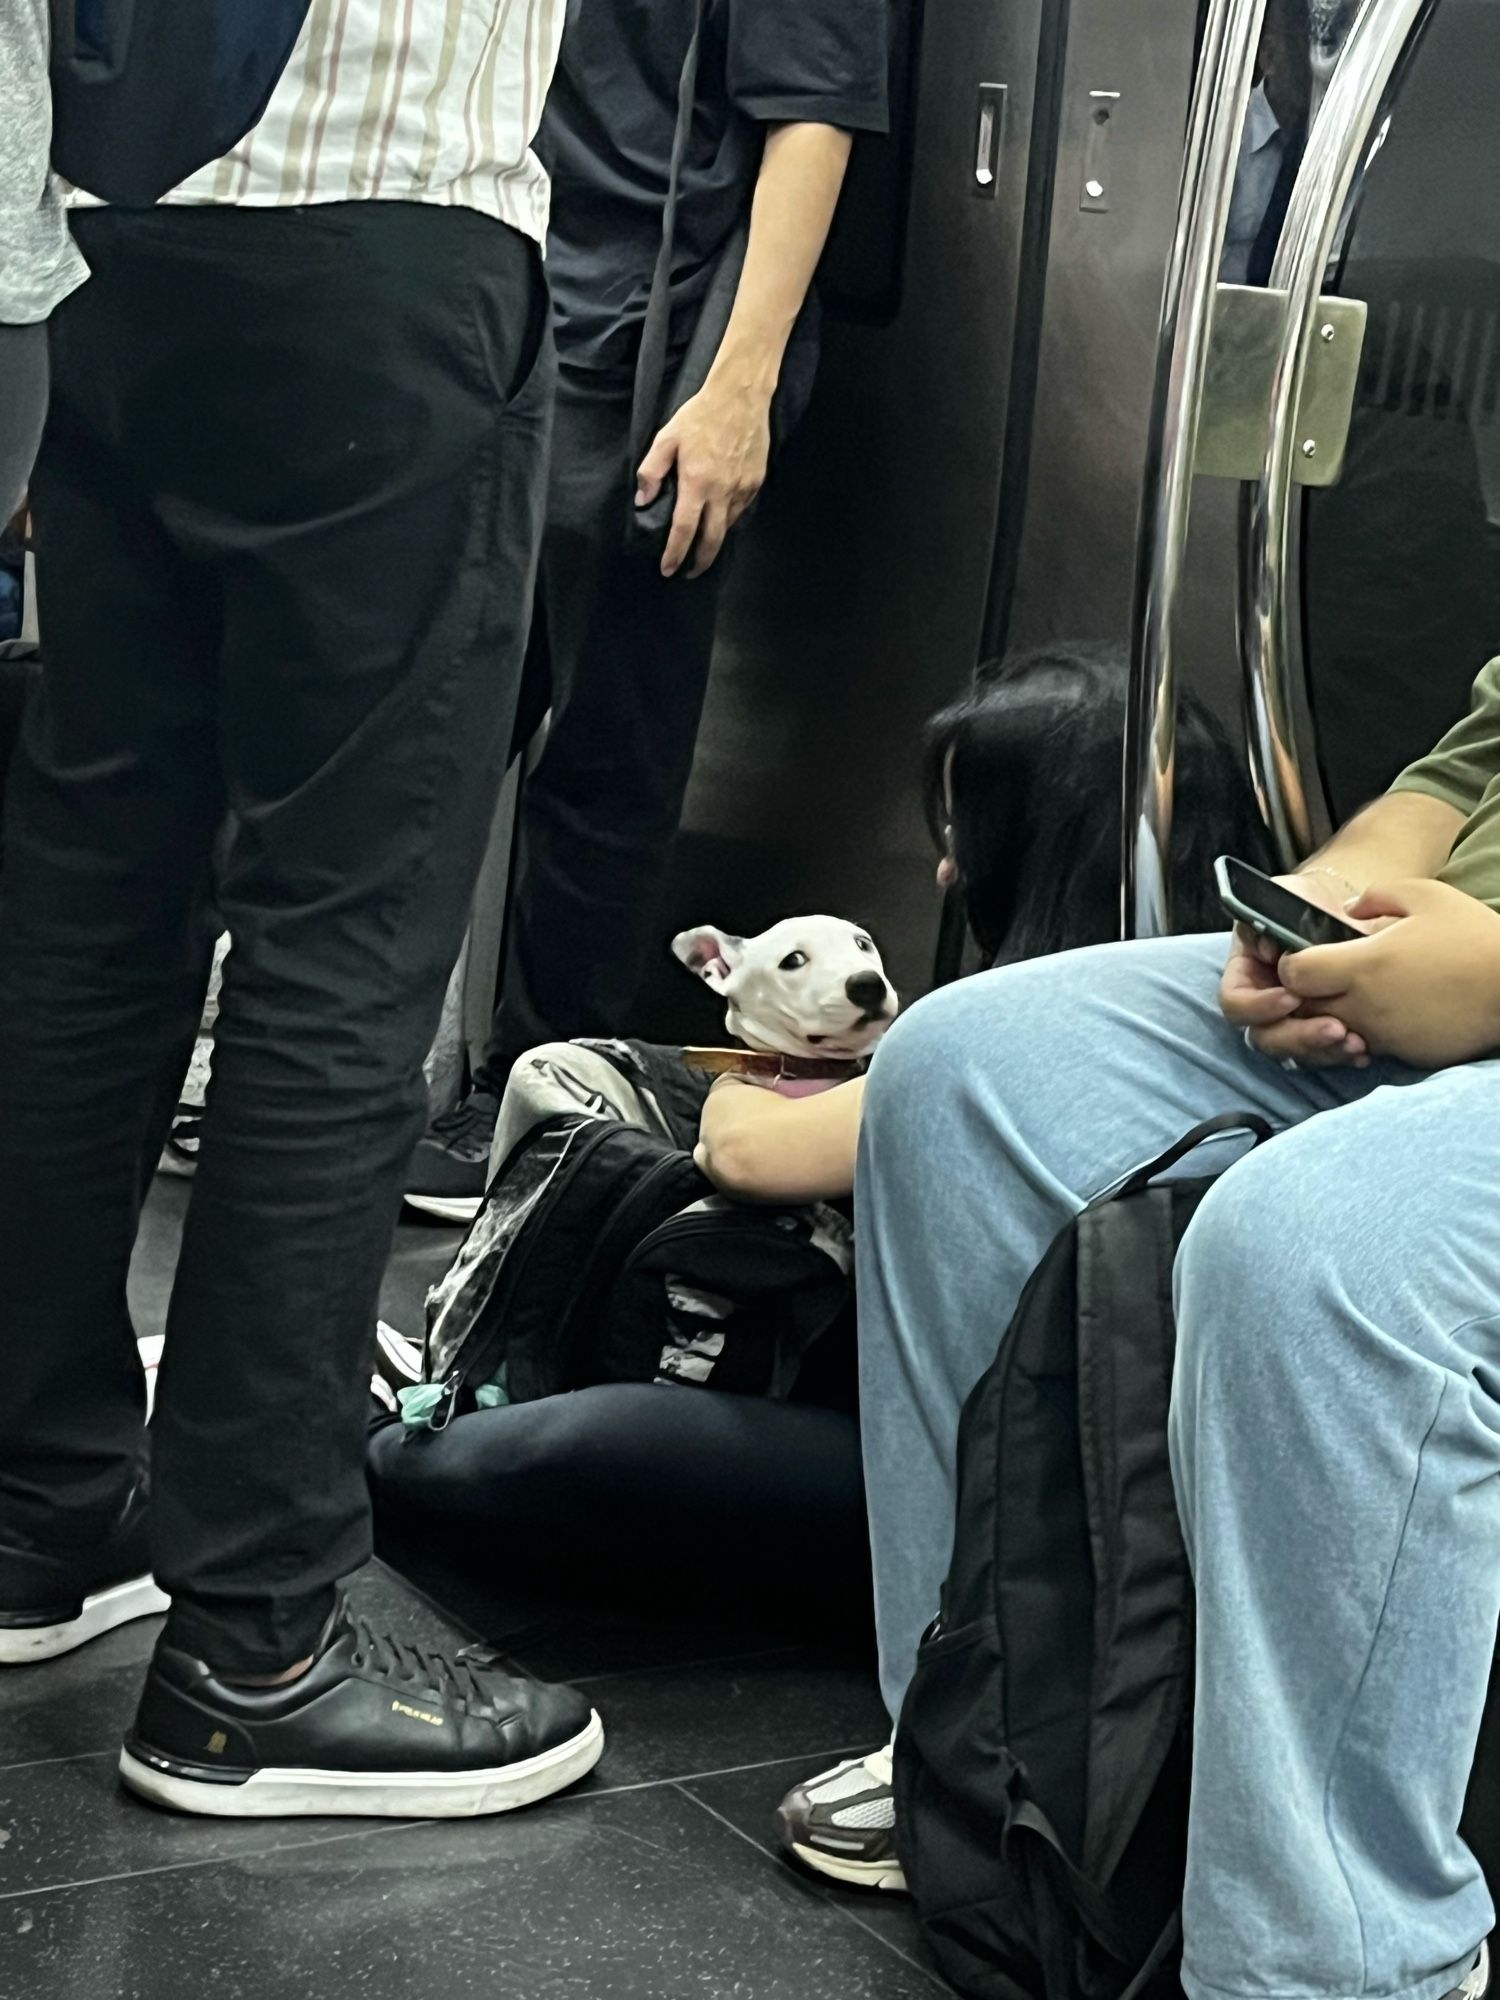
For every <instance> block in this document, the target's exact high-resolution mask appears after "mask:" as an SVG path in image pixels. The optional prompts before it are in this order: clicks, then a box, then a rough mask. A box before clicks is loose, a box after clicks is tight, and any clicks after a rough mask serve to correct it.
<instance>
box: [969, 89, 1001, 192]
mask: <svg viewBox="0 0 1500 2000" xmlns="http://www.w3.org/2000/svg"><path fill="white" fill-rule="evenodd" d="M1008 95H1009V90H1008V86H1007V85H1005V84H1003V83H982V84H980V86H979V102H978V106H977V108H976V110H975V113H974V178H973V180H972V181H971V182H970V184H969V186H970V192H971V193H973V194H977V195H978V196H979V198H980V200H981V201H993V200H994V199H995V196H996V195H997V194H998V193H999V191H1000V152H1001V148H1002V147H1003V145H1004V144H1005V105H1006V99H1007V97H1008Z"/></svg>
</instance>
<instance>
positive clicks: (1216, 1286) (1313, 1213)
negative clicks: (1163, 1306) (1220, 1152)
mask: <svg viewBox="0 0 1500 2000" xmlns="http://www.w3.org/2000/svg"><path fill="white" fill-rule="evenodd" d="M1305 1136H1306V1135H1305V1134H1303V1133H1299V1132H1293V1133H1288V1134H1285V1135H1284V1136H1283V1137H1281V1138H1279V1139H1276V1140H1273V1141H1272V1142H1271V1143H1270V1144H1269V1145H1266V1146H1262V1147H1259V1148H1258V1149H1257V1150H1256V1151H1255V1152H1253V1153H1251V1154H1249V1155H1248V1156H1247V1157H1246V1158H1245V1159H1243V1160H1241V1161H1240V1162H1239V1163H1238V1165H1236V1166H1234V1167H1231V1168H1230V1169H1229V1171H1228V1172H1227V1173H1225V1174H1223V1175H1221V1177H1220V1178H1219V1180H1218V1181H1217V1182H1216V1183H1215V1184H1214V1186H1213V1187H1212V1188H1210V1190H1209V1192H1208V1194H1207V1195H1206V1196H1205V1197H1204V1199H1203V1201H1202V1203H1201V1205H1200V1206H1199V1209H1198V1212H1197V1214H1196V1215H1195V1216H1194V1218H1193V1220H1192V1222H1191V1224H1190V1225H1189V1227H1188V1229H1187V1232H1186V1234H1185V1235H1184V1237H1183V1240H1182V1246H1181V1248H1180V1250H1179V1252H1178V1256H1177V1269H1176V1297H1177V1318H1178V1363H1179V1376H1181V1377H1183V1378H1185V1379H1188V1380H1190V1381H1198V1382H1203V1381H1205V1380H1209V1379H1217V1380H1219V1381H1221V1382H1223V1381H1231V1380H1232V1381H1234V1382H1235V1383H1237V1384H1238V1385H1239V1387H1240V1388H1241V1389H1242V1390H1244V1391H1246V1392H1249V1391H1250V1390H1251V1389H1252V1388H1253V1385H1254V1383H1255V1382H1256V1381H1261V1382H1271V1381H1282V1380H1284V1378H1285V1377H1286V1375H1287V1374H1288V1373H1289V1372H1295V1371H1296V1369H1297V1368H1299V1367H1301V1366H1304V1365H1314V1364H1313V1358H1312V1353H1311V1351H1310V1350H1311V1349H1312V1348H1314V1347H1319V1346H1321V1345H1322V1344H1324V1343H1326V1341H1328V1340H1329V1339H1331V1338H1334V1337H1336V1333H1337V1323H1338V1320H1339V1314H1338V1312H1337V1309H1336V1301H1337V1298H1338V1297H1339V1296H1341V1294H1342V1289H1343V1287H1342V1284H1341V1280H1340V1270H1341V1264H1342V1260H1343V1259H1344V1258H1345V1257H1346V1256H1347V1244H1346V1241H1345V1238H1346V1231H1345V1230H1344V1229H1343V1228H1341V1227H1340V1221H1339V1215H1338V1213H1337V1209H1338V1192H1339V1191H1338V1189H1337V1188H1336V1187H1330V1186H1329V1184H1328V1180H1327V1177H1326V1176H1323V1175H1319V1174H1318V1173H1317V1172H1315V1171H1314V1172H1309V1171H1307V1166H1308V1161H1309V1157H1310V1149H1309V1148H1308V1146H1307V1144H1306V1143H1305ZM1325 1194H1331V1195H1332V1197H1333V1212H1330V1204H1329V1202H1328V1201H1327V1200H1325V1199H1324V1195H1325Z"/></svg>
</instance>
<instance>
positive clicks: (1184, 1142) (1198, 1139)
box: [1089, 1111, 1275, 1208]
mask: <svg viewBox="0 0 1500 2000" xmlns="http://www.w3.org/2000/svg"><path fill="white" fill-rule="evenodd" d="M1231 1132H1246V1133H1248V1134H1249V1135H1250V1141H1251V1146H1252V1148H1253V1147H1255V1146H1263V1145H1264V1144H1265V1143H1266V1141H1267V1140H1268V1139H1271V1138H1274V1137H1275V1132H1274V1130H1273V1128H1272V1126H1271V1125H1270V1124H1269V1122H1268V1121H1267V1120H1266V1119H1264V1118H1262V1117H1261V1115H1260V1113H1259V1112H1258V1111H1221V1112H1219V1114H1218V1115H1217V1116H1216V1117H1214V1118H1205V1119H1204V1120H1203V1123H1202V1124H1201V1125H1195V1126H1194V1127H1193V1129H1192V1131H1191V1132H1185V1133H1184V1134H1183V1135H1182V1137H1181V1138H1180V1139H1179V1140H1177V1142H1176V1143H1175V1145H1171V1146H1168V1148H1167V1150H1166V1151H1165V1152H1164V1153H1159V1154H1158V1155H1157V1157H1156V1158H1155V1159H1154V1160H1148V1161H1147V1163H1146V1165H1145V1166H1143V1167H1132V1168H1131V1169H1130V1170H1129V1172H1128V1173H1125V1174H1122V1175H1121V1176H1120V1178H1119V1179H1118V1180H1117V1181H1111V1182H1110V1184H1109V1186H1108V1187H1107V1188H1105V1189H1104V1190H1103V1191H1102V1192H1101V1193H1099V1194H1096V1195H1095V1196H1094V1199H1093V1201H1092V1202H1090V1204H1089V1206H1090V1207H1091V1208H1097V1207H1098V1206H1099V1205H1100V1204H1101V1203H1103V1202H1106V1201H1117V1200H1119V1198H1120V1197H1121V1196H1122V1195H1127V1194H1139V1193H1140V1192H1141V1190H1142V1189H1143V1188H1148V1187H1150V1185H1151V1183H1152V1182H1153V1181H1155V1180H1160V1179H1161V1177H1162V1175H1163V1174H1165V1173H1170V1172H1171V1170H1172V1168H1173V1167H1175V1166H1179V1165H1180V1164H1181V1163H1182V1161H1184V1160H1185V1159H1186V1158H1187V1157H1188V1155H1189V1154H1190V1153H1196V1152H1197V1150H1198V1148H1199V1147H1200V1146H1205V1145H1207V1144H1208V1142H1209V1140H1211V1139H1222V1138H1225V1137H1227V1136H1228V1134H1229V1133H1231Z"/></svg>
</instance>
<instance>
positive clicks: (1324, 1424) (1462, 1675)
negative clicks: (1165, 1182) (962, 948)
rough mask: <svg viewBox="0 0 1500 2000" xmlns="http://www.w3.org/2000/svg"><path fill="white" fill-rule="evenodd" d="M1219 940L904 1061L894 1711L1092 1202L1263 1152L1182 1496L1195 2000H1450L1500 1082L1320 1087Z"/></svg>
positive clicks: (1000, 1017) (879, 1408)
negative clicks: (992, 1397) (1012, 1330)
mask: <svg viewBox="0 0 1500 2000" xmlns="http://www.w3.org/2000/svg"><path fill="white" fill-rule="evenodd" d="M1224 956H1225V940H1224V939H1223V938H1190V939H1172V940H1165V941H1161V942H1157V943H1151V944H1138V945H1110V946H1105V947H1103V948H1101V949H1097V950H1092V951H1085V952H1075V953H1070V954H1068V955H1067V956H1065V957H1061V958H1053V959H1043V960H1037V961H1035V962H1033V963H1030V964H1026V965H1020V966H1016V967H1013V968H1010V969H1008V970H1005V971H1002V972H997V973H991V974H987V975H985V976H983V977H980V978H977V979H973V980H969V981H966V982H964V983H963V984H961V985H958V986H955V987H950V988H948V989H947V990H945V991H944V992H942V993H939V994H937V995H935V996H934V997H933V998H932V999H930V1000H928V1001H925V1002H924V1003H922V1004H921V1005H920V1006H918V1007H916V1008H914V1009H913V1010H912V1012H911V1013H910V1014H909V1015H908V1016H907V1017H906V1018H905V1019H904V1020H902V1021H900V1022H898V1023H897V1025H896V1026H895V1028H894V1029H893V1030H892V1031H891V1033H890V1035H889V1036H888V1037H887V1039H886V1041H885V1043H884V1044H883V1046H882V1048H881V1050H880V1053H879V1055H878V1056H877V1058H876V1062H875V1066H874V1070H873V1073H872V1077H871V1083H870V1089H869V1097H868V1101H867V1108H866V1113H865V1126H864V1133H863V1139H862V1146H861V1164H860V1192H859V1204H860V1205H859V1229H858V1240H859V1260H860V1261H859V1285H860V1321H861V1326H860V1336H861V1346H862V1354H863V1359H862V1372H863V1397H862V1421H863V1424H864V1432H865V1455H866V1476H867V1484H868V1493H869V1507H870V1520H871V1538H872V1543H873V1549H874V1564H875V1588H876V1609H877V1617H878V1622H879V1633H880V1645H881V1674H882V1687H883V1690H884V1693H885V1697H886V1701H887V1704H888V1706H889V1707H890V1709H891V1711H892V1713H893V1714H894V1713H896V1712H897V1710H898V1709H899V1705H900V1701H901V1697H902V1695H903V1693H904V1691H905V1688H906V1684H907V1682H908V1680H909V1678H910V1675H911V1670H912V1662H913V1657H914V1654H915V1650H916V1645H917V1641H918V1638H919V1637H920V1634H921V1632H922V1629H923V1627H924V1626H925V1625H926V1623H927V1622H928V1621H929V1619H930V1618H931V1617H932V1616H933V1615H934V1613H935V1611H936V1609H937V1601H938V1591H939V1586H940V1584H941V1581H942V1578H943V1575H944V1573H945V1571H946V1568H947V1564H948V1557H949V1554H950V1550H951V1546H952V1533H953V1529H952V1521H953V1501H954V1437H955V1431H956V1427H957V1421H958V1413H959V1408H960V1405H961V1404H962V1402H963V1400H964V1398H965V1396H966V1395H967V1394H968V1391H969V1390H970V1388H971V1387H972V1386H973V1384H974V1382H975V1381H976V1380H977V1378H978V1376H979V1375H980V1374H981V1373H982V1371H983V1370H984V1368H985V1367H986V1366H987V1365H988V1364H989V1362H990V1361H991V1360H992V1359H993V1357H994V1353H995V1350H996V1347H997V1344H998V1341H999V1339H1000V1337H1001V1335H1002V1334H1003V1332H1004V1329H1005V1327H1006V1324H1007V1322H1008V1321H1009V1319H1010V1316H1011V1314H1012V1312H1013V1310H1014V1308H1015V1304H1016V1301H1017V1298H1018V1296H1019V1294H1020V1291H1021V1287H1022V1285H1023V1283H1024V1282H1025V1280H1026V1278H1027V1277H1028V1275H1029V1274H1030V1272H1031V1271H1032V1269H1033V1268H1034V1266H1035V1265H1036V1263H1037V1261H1038V1259H1039V1258H1040V1256H1041V1254H1042V1252H1043V1250H1044V1249H1045V1248H1046V1246H1047V1244H1048V1243H1049V1242H1050V1241H1051V1240H1052V1238H1053V1237H1054V1235H1055V1234H1056V1233H1057V1231H1058V1230H1059V1229H1060V1228H1061V1227H1062V1225H1063V1224H1064V1223H1065V1222H1066V1221H1067V1220H1068V1218H1069V1217H1070V1216H1072V1215H1074V1214H1076V1213H1077V1211H1078V1209H1079V1208H1080V1207H1081V1206H1082V1204H1083V1203H1084V1202H1086V1201H1087V1200H1088V1199H1089V1197H1090V1196H1091V1195H1093V1194H1095V1193H1097V1192H1098V1191H1100V1190H1101V1189H1103V1188H1105V1187H1106V1186H1108V1185H1109V1184H1110V1183H1111V1182H1112V1181H1114V1180H1115V1179H1116V1178H1117V1177H1118V1176H1119V1175H1120V1174H1121V1173H1122V1172H1124V1171H1125V1170H1126V1169H1128V1168H1129V1167H1131V1166H1132V1165H1137V1164H1139V1163H1141V1162H1143V1161H1144V1160H1147V1159H1149V1158H1151V1157H1152V1156H1153V1155H1154V1154H1156V1153H1158V1152H1160V1151H1161V1150H1162V1149H1163V1148H1165V1147H1166V1146H1167V1145H1169V1144H1170V1143H1171V1142H1172V1141H1173V1140H1175V1139H1176V1138H1178V1137H1179V1136H1180V1135H1181V1134H1182V1133H1183V1132H1185V1131H1186V1130H1187V1129H1188V1128H1189V1127H1190V1126H1192V1125H1194V1124H1195V1123H1197V1122H1198V1121H1199V1120H1200V1119H1202V1118H1206V1117H1208V1116H1210V1115H1212V1114H1213V1113H1216V1112H1220V1111H1225V1110H1232V1109H1241V1108H1244V1109H1249V1110H1253V1111H1258V1112H1260V1113H1261V1114H1262V1115H1263V1116H1265V1117H1266V1118H1268V1119H1269V1120H1271V1122H1272V1123H1273V1124H1274V1125H1276V1126H1277V1127H1278V1128H1285V1129H1282V1130H1280V1131H1279V1135H1278V1136H1277V1137H1276V1138H1275V1139H1273V1140H1272V1141H1271V1143H1270V1144H1269V1145H1267V1146H1264V1147H1262V1148H1260V1149H1259V1150H1258V1151H1257V1152H1254V1153H1252V1154H1250V1155H1249V1156H1248V1157H1247V1158H1242V1159H1238V1160H1237V1161H1236V1160H1235V1154H1234V1152H1233V1151H1232V1150H1229V1149H1228V1148H1227V1147H1226V1146H1225V1145H1220V1146H1218V1147H1217V1148H1215V1149H1210V1150H1209V1154H1208V1155H1207V1156H1205V1154H1203V1153H1200V1154H1199V1155H1198V1159H1197V1162H1196V1163H1195V1165H1194V1166H1193V1168H1192V1169H1191V1170H1192V1171H1196V1172H1200V1173H1202V1172H1209V1171H1212V1167H1213V1164H1214V1162H1213V1159H1212V1154H1213V1152H1214V1151H1217V1155H1218V1163H1219V1164H1224V1163H1225V1162H1233V1163H1232V1164H1230V1165H1229V1169H1228V1171H1227V1172H1226V1173H1225V1174H1224V1176H1223V1178H1222V1180H1221V1181H1220V1182H1219V1183H1218V1185H1217V1186H1216V1187H1215V1188H1214V1189H1213V1191H1212V1192H1211V1193H1210V1195H1209V1196H1208V1199H1207V1200H1206V1201H1205V1202H1204V1204H1203V1206H1202V1208H1201V1209H1200V1211H1199V1213H1198V1216H1197V1218H1196V1220H1195V1221H1194V1223H1193V1226H1192V1228H1191V1230H1190V1232H1189V1234H1188V1236H1187V1239H1186V1241H1185V1242H1184V1244H1183V1248H1182V1253H1181V1257H1180V1259H1179V1263H1178V1271H1177V1300H1178V1315H1179V1343H1180V1344H1179V1356H1178V1371H1177V1387H1176V1395H1175V1400H1174V1407H1173V1425H1172V1429H1173V1450H1174V1463H1175V1471H1176V1475H1177V1486H1178V1497H1179V1502H1180V1505H1181V1509H1182V1514H1183V1520H1184V1525H1185V1529H1186V1532H1187V1537H1188V1543H1189V1548H1190V1550H1191V1553H1192V1556H1193V1564H1194V1572H1195V1576H1196V1581H1197V1589H1198V1615H1199V1640H1198V1710H1197V1724H1196V1754H1195V1767H1194V1791H1193V1808H1192V1826H1191V1840H1190V1854H1189V1863H1188V1882H1187V1898H1186V1904H1185V1910H1184V1921H1185V1931H1186V1967H1185V1975H1184V1979H1185V1984H1186V1986H1187V1989H1188V1992H1189V1994H1190V1995H1191V1996H1193V2000H1211V1996H1217V1995H1255V1996H1261V2000H1264V1996H1272V1995H1274V1996H1301V1995H1315V1996H1319V2000H1323V1996H1330V1997H1331V1996H1338V1997H1339V2000H1355V1996H1360V2000H1364V1996H1381V1997H1382V2000H1385V1997H1386V1996H1393V1997H1394V2000H1434V1996H1436V1995H1439V1994H1441V1993H1444V1992H1446V1991H1447V1990H1448V1988H1450V1987H1451V1986H1453V1985H1454V1984H1455V1983H1456V1980H1457V1977H1458V1976H1459V1974H1460V1973H1461V1972H1462V1971H1463V1970H1464V1969H1465V1968H1466V1967H1467V1965H1468V1963H1469V1961H1470V1959H1471V1958H1472V1955H1473V1952H1474V1949H1475V1947H1476V1946H1477V1944H1478V1943H1479V1940H1480V1939H1481V1938H1482V1937H1483V1936H1484V1935H1485V1934H1486V1932H1487V1931H1488V1929H1489V1927H1490V1924H1491V1921H1492V1916H1493V1912H1492V1907H1491V1903H1490V1897H1489V1893H1488V1890H1487V1889H1486V1886H1485V1883H1484V1881H1483V1878H1482V1877H1481V1875H1480V1872H1479V1869H1478V1867H1477V1866H1476V1864H1475V1862H1474V1860H1473V1857H1472V1856H1471V1855H1470V1853H1469V1851H1468V1849H1467V1847H1466V1846H1465V1845H1464V1843H1463V1842H1462V1841H1461V1840H1460V1838H1459V1836H1458V1821H1459V1816H1460V1812H1461V1810H1462V1807H1463V1801H1464V1793H1465V1788H1466V1785H1467V1781H1468V1773H1469V1767H1470V1763H1471V1760H1472V1757H1473V1750H1474V1743H1475V1739H1476V1736H1477V1733H1478V1728H1479V1720H1480V1714H1481V1711H1482V1708H1483V1704H1484V1698H1485V1691H1486V1685H1487V1681H1488V1676H1489V1670H1490V1662H1491V1659H1492V1656H1493V1653H1494V1648H1495V1631H1496V1621H1497V1613H1500V1480H1497V1478H1496V1476H1495V1475H1496V1472H1497V1471H1500V1063H1495V1062H1489V1063H1480V1064H1475V1065H1473V1066H1471V1067H1470V1068H1467V1069H1463V1070H1449V1071H1445V1072H1443V1073H1441V1074H1439V1075H1436V1076H1432V1077H1425V1078H1424V1077H1420V1076H1418V1075H1416V1074H1415V1073H1414V1072H1411V1071H1409V1070H1402V1069H1392V1070H1389V1071H1385V1072H1382V1071H1381V1070H1379V1069H1374V1070H1370V1071H1366V1072H1356V1071H1350V1070H1344V1071H1324V1072H1321V1073H1318V1072H1294V1073H1289V1072H1287V1071H1284V1070H1282V1069H1280V1068H1279V1067H1278V1066H1277V1065H1276V1064H1274V1063H1272V1062H1269V1061H1267V1060H1266V1059H1265V1058H1264V1057H1262V1056H1259V1055H1256V1054H1254V1053H1253V1052H1252V1051H1251V1050H1249V1049H1247V1048H1246V1046H1245V1043H1244V1041H1243V1039H1242V1038H1241V1037H1240V1035H1239V1034H1238V1033H1236V1032H1235V1031H1234V1030H1233V1029H1231V1028H1229V1027H1228V1026H1227V1025H1226V1024H1225V1022H1224V1021H1223V1020H1222V1019H1221V1017H1220V1015H1219V1012H1218V1008H1217V1005H1216V999H1215V993H1216V988H1217V984H1218V977H1219V972H1220V970H1221V967H1222V964H1223V960H1224Z"/></svg>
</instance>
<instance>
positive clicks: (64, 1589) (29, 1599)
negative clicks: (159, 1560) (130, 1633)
mask: <svg viewBox="0 0 1500 2000" xmlns="http://www.w3.org/2000/svg"><path fill="white" fill-rule="evenodd" d="M147 1512H148V1510H147V1503H146V1495H145V1491H144V1489H142V1488H139V1487H137V1488H136V1489H135V1490H134V1491H133V1492H132V1493H131V1495H130V1498H129V1499H128V1500H127V1501H126V1503H125V1506H124V1509H123V1511H122V1512H121V1515H120V1518H119V1520H118V1522H117V1523H116V1525H115V1528H114V1531H113V1532H112V1533H111V1534H110V1535H108V1536H106V1538H105V1540H104V1542H103V1543H102V1545H100V1546H99V1547H97V1548H94V1549H91V1550H90V1551H89V1552H88V1554H87V1556H82V1557H80V1556H74V1557H71V1558H60V1557H57V1556H44V1555H38V1554H35V1553H34V1552H33V1551H31V1550H29V1549H18V1548H9V1547H7V1546H6V1545H5V1544H4V1543H3V1542H0V1667H29V1666H32V1665H34V1664H35V1663H36V1662H37V1661H39V1660H55V1659H58V1658H59V1657H60V1656H61V1655H62V1654H64V1653H71V1652H72V1651H73V1650H74V1648H75V1647H78V1646H84V1645H87V1644H88V1642H89V1640H90V1639H98V1638H102V1636H103V1635H104V1634H105V1633H106V1632H113V1631H114V1629H115V1627H116V1626H117V1625H127V1624H129V1622H130V1621H131V1619H132V1618H150V1617H153V1616H154V1615H155V1614H156V1613H157V1612H159V1611H165V1610H166V1609H167V1606H168V1603H169V1602H170V1600H169V1599H168V1597H167V1596H166V1593H165V1592H164V1591H160V1590H158V1589H157V1587H156V1585H155V1583H153V1581H152V1579H151V1562H150V1557H149V1554H148V1552H147V1546H146V1524H147Z"/></svg>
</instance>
